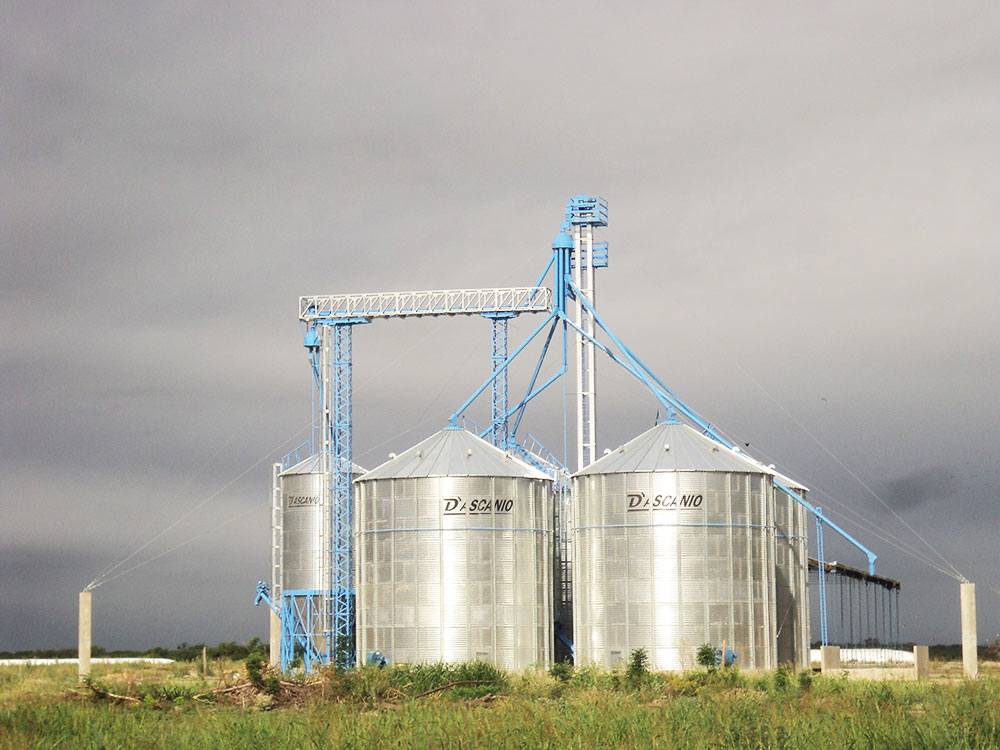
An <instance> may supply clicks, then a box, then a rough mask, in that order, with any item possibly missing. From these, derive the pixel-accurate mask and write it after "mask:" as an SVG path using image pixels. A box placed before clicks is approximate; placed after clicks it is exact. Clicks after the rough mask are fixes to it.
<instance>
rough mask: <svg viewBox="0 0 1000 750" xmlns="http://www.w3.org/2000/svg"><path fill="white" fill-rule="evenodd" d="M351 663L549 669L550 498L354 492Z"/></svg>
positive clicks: (451, 483) (422, 485)
mask: <svg viewBox="0 0 1000 750" xmlns="http://www.w3.org/2000/svg"><path fill="white" fill-rule="evenodd" d="M355 489H356V494H355V498H356V506H355V526H354V532H355V534H354V542H355V543H354V562H355V566H354V567H355V577H356V591H357V612H358V622H357V644H358V658H359V661H360V660H362V659H363V658H364V657H365V655H366V654H368V653H370V652H372V651H380V652H382V653H383V654H384V655H386V657H387V658H389V659H390V660H391V661H393V662H395V663H403V662H406V663H434V662H440V661H443V662H465V661H474V660H482V661H488V662H492V663H494V664H497V665H498V666H501V667H503V668H506V669H523V668H526V667H529V666H532V665H537V664H547V663H550V662H551V660H552V639H553V635H552V632H553V630H552V629H553V625H552V594H553V591H552V589H553V581H552V486H551V482H550V481H545V480H539V479H528V478H510V477H495V478H489V477H421V478H404V479H373V480H369V481H359V482H357V483H356V484H355Z"/></svg>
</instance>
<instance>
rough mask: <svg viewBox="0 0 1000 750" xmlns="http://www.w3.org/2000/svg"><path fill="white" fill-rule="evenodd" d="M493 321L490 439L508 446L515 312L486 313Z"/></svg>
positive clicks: (504, 446)
mask: <svg viewBox="0 0 1000 750" xmlns="http://www.w3.org/2000/svg"><path fill="white" fill-rule="evenodd" d="M483 317H484V318H487V319H488V320H489V321H490V322H491V323H492V329H493V331H492V333H493V414H492V421H491V422H490V441H491V442H492V443H493V445H495V446H496V447H497V448H500V449H502V450H506V448H507V398H508V390H507V368H506V367H504V363H505V362H506V361H507V321H508V320H510V319H511V318H514V317H516V314H515V313H510V312H501V313H484V314H483Z"/></svg>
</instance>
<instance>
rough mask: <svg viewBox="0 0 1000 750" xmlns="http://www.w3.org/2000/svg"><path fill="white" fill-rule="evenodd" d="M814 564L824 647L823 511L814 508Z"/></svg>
mask: <svg viewBox="0 0 1000 750" xmlns="http://www.w3.org/2000/svg"><path fill="white" fill-rule="evenodd" d="M816 562H817V563H818V564H817V566H816V567H817V568H819V634H820V640H821V642H822V644H823V645H824V646H828V645H830V644H829V642H828V637H827V628H826V553H825V551H824V550H823V509H822V508H821V507H819V506H818V505H817V506H816Z"/></svg>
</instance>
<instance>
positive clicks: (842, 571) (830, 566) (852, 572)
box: [809, 557, 903, 591]
mask: <svg viewBox="0 0 1000 750" xmlns="http://www.w3.org/2000/svg"><path fill="white" fill-rule="evenodd" d="M823 567H824V569H825V570H826V572H827V573H836V574H837V575H841V576H844V577H845V578H853V579H855V580H858V581H864V582H865V583H873V584H875V585H877V586H881V587H882V588H884V589H888V590H890V591H899V590H900V589H902V587H903V585H902V584H901V583H900V582H899V581H897V580H896V579H895V578H885V577H883V576H875V575H871V574H870V573H867V572H865V571H863V570H861V569H860V568H852V567H851V566H849V565H844V564H843V563H839V562H837V561H836V560H834V561H832V562H827V563H825V564H824V566H823ZM809 570H816V571H818V570H819V560H817V559H816V558H815V557H810V558H809Z"/></svg>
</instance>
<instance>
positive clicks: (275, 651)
mask: <svg viewBox="0 0 1000 750" xmlns="http://www.w3.org/2000/svg"><path fill="white" fill-rule="evenodd" d="M268 614H270V618H269V622H270V624H271V629H270V632H269V635H270V640H269V642H268V646H269V647H268V651H267V653H268V661H269V662H270V664H271V666H272V667H280V665H281V618H280V617H278V615H276V614H275V613H274V610H270V611H269V612H268Z"/></svg>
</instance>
